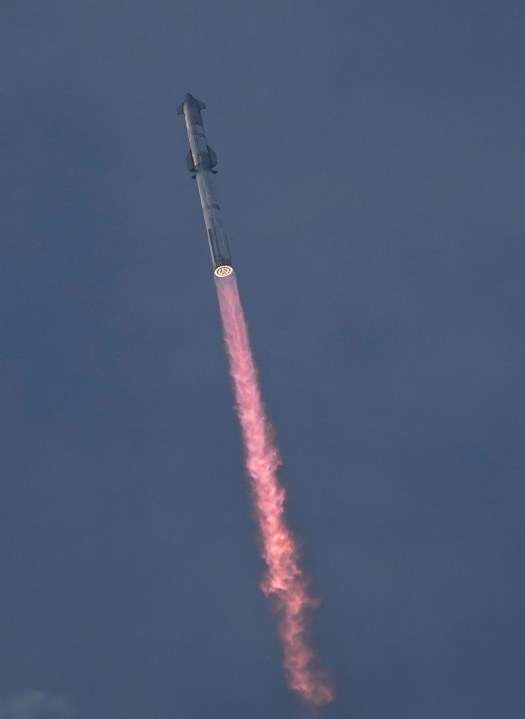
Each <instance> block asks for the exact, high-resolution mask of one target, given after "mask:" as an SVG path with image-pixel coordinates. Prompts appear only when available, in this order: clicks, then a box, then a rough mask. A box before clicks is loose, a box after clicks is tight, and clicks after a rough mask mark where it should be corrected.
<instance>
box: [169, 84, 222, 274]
mask: <svg viewBox="0 0 525 719" xmlns="http://www.w3.org/2000/svg"><path fill="white" fill-rule="evenodd" d="M205 107H206V105H205V104H204V102H201V101H200V100H197V99H196V98H194V97H193V95H190V94H189V93H188V94H187V95H186V97H185V98H184V102H183V103H182V105H180V107H179V109H178V110H177V112H178V114H179V115H184V119H185V121H186V130H187V131H188V140H189V142H190V151H189V152H188V156H187V158H186V164H187V166H188V170H189V171H190V172H191V175H192V177H193V178H194V179H196V180H197V186H198V188H199V197H200V201H201V207H202V214H203V215H204V224H205V225H206V231H207V233H208V242H209V245H210V252H211V262H212V265H213V272H214V274H215V275H216V276H217V277H228V275H231V274H232V272H233V267H232V261H231V257H230V251H229V249H228V241H227V240H226V233H225V232H224V228H223V225H222V216H221V208H220V207H219V203H218V202H217V198H216V195H215V191H214V188H213V179H212V175H215V174H217V172H216V170H214V169H213V168H214V167H215V166H216V165H217V155H216V154H215V152H214V151H213V150H212V149H211V147H210V146H209V145H208V143H207V141H206V135H205V134H204V125H203V122H202V115H201V110H204V109H205Z"/></svg>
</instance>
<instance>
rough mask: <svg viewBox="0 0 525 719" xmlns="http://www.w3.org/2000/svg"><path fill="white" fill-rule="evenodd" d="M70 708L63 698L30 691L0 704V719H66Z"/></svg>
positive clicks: (69, 713) (69, 714)
mask: <svg viewBox="0 0 525 719" xmlns="http://www.w3.org/2000/svg"><path fill="white" fill-rule="evenodd" d="M71 716H72V712H71V708H70V707H69V705H68V702H67V700H66V699H65V698H64V697H59V696H54V695H53V694H49V693H48V692H42V691H38V690H37V689H31V690H28V691H25V692H20V693H19V694H15V695H13V696H11V697H9V698H8V699H6V700H5V701H2V702H0V719H68V718H69V717H71Z"/></svg>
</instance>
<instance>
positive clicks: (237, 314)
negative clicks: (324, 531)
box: [215, 274, 333, 707]
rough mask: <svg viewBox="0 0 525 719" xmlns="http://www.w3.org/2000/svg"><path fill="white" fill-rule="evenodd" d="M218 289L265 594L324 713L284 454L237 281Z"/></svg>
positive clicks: (294, 672) (302, 687) (290, 674)
mask: <svg viewBox="0 0 525 719" xmlns="http://www.w3.org/2000/svg"><path fill="white" fill-rule="evenodd" d="M215 284H216V287H217V295H218V298H219V306H220V312H221V318H222V324H223V329H224V339H225V343H226V350H227V353H228V359H229V363H230V373H231V376H232V378H233V384H234V389H235V399H236V403H237V406H236V410H237V414H238V416H239V421H240V424H241V429H242V436H243V441H244V449H245V454H246V467H247V470H248V474H249V477H250V484H251V490H252V499H253V504H254V508H255V514H256V517H257V523H258V526H259V533H260V545H261V553H262V556H263V559H264V561H265V562H266V565H267V573H266V576H265V577H264V579H263V581H262V584H261V589H262V591H263V592H264V593H265V594H266V595H267V596H269V597H271V598H273V599H274V605H275V609H276V613H277V616H278V622H279V634H280V637H281V642H282V646H283V654H284V667H285V671H286V676H287V680H288V684H289V687H290V688H291V689H292V690H293V691H295V692H296V693H297V694H298V695H299V696H300V698H301V699H302V700H303V701H304V702H305V703H306V704H308V705H310V706H311V707H321V706H323V705H324V704H327V703H328V702H330V701H331V700H332V699H333V690H332V687H331V684H330V682H329V680H328V678H327V677H326V676H325V675H324V674H323V673H322V672H320V671H319V670H317V669H316V668H314V666H313V660H314V653H313V650H312V647H311V645H310V643H309V640H308V636H307V615H308V613H309V611H310V610H311V609H312V608H313V607H314V606H315V604H316V602H315V600H314V598H313V597H312V596H311V594H310V591H309V586H308V581H307V579H306V577H305V576H304V574H303V572H302V571H301V568H300V566H299V552H298V548H297V543H296V541H295V538H294V536H293V535H292V532H291V530H290V529H289V527H288V525H287V522H286V519H285V516H284V500H285V492H284V489H283V487H282V486H281V484H280V482H279V479H278V476H277V468H278V466H279V464H280V460H279V454H278V451H277V447H276V446H275V444H274V442H273V439H272V429H271V426H270V423H269V420H268V417H267V415H266V411H265V408H264V403H263V400H262V397H261V389H260V387H259V382H258V379H257V369H256V367H255V362H254V359H253V355H252V351H251V347H250V340H249V336H248V328H247V325H246V320H245V317H244V312H243V309H242V305H241V301H240V297H239V292H238V289H237V282H236V280H235V275H233V274H232V275H230V276H229V277H225V278H222V279H216V281H215Z"/></svg>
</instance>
